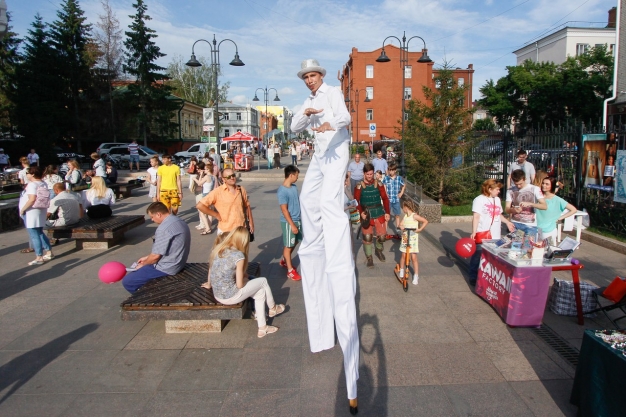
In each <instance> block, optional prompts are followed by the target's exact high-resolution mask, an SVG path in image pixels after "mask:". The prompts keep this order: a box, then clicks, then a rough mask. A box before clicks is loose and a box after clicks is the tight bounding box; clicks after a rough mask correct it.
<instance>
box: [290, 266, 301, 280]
mask: <svg viewBox="0 0 626 417" xmlns="http://www.w3.org/2000/svg"><path fill="white" fill-rule="evenodd" d="M287 278H289V279H290V280H292V281H300V280H301V279H302V277H301V276H300V274H298V271H296V268H294V269H292V270H291V271H289V272H287Z"/></svg>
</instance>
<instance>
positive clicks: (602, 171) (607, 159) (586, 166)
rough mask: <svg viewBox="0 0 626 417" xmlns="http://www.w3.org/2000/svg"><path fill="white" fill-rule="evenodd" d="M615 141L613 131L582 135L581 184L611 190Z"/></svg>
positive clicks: (586, 186)
mask: <svg viewBox="0 0 626 417" xmlns="http://www.w3.org/2000/svg"><path fill="white" fill-rule="evenodd" d="M616 151H617V142H616V137H615V133H608V134H604V133H602V134H589V135H583V186H584V187H585V188H591V189H594V190H600V191H606V192H613V182H614V181H613V180H614V178H615V156H616Z"/></svg>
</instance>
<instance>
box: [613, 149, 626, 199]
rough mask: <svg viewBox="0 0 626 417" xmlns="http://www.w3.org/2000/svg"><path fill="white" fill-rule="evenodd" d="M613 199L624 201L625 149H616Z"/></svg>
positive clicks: (625, 183) (625, 190)
mask: <svg viewBox="0 0 626 417" xmlns="http://www.w3.org/2000/svg"><path fill="white" fill-rule="evenodd" d="M613 201H616V202H618V203H626V151H617V157H616V158H615V195H614V196H613Z"/></svg>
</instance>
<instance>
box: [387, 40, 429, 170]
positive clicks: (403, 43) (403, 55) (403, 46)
mask: <svg viewBox="0 0 626 417" xmlns="http://www.w3.org/2000/svg"><path fill="white" fill-rule="evenodd" d="M389 38H394V39H396V40H397V41H398V42H399V43H400V68H402V159H401V160H400V173H401V175H402V176H404V177H406V165H405V162H404V117H405V113H406V112H405V105H404V102H405V94H404V89H405V81H404V80H405V78H406V76H405V68H406V66H407V64H408V63H409V42H411V39H414V38H419V39H421V40H422V42H423V43H424V49H422V56H421V57H420V59H418V60H417V62H418V63H420V64H427V63H429V62H433V61H432V59H430V58H429V57H428V49H427V48H426V41H425V40H424V39H423V38H422V37H420V36H413V37H411V38H409V39H408V40H407V38H406V32H403V33H402V40H400V39H399V38H398V37H397V36H387V37H386V38H385V40H384V41H383V49H382V51H381V53H380V56H379V57H378V58H377V59H376V62H389V61H391V59H390V58H389V57H388V56H387V54H386V53H385V42H386V41H387V39H389Z"/></svg>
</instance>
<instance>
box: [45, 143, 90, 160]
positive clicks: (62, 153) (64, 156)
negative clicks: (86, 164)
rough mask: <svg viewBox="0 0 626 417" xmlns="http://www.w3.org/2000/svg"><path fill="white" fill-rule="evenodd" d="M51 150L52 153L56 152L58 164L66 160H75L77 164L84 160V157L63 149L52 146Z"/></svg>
mask: <svg viewBox="0 0 626 417" xmlns="http://www.w3.org/2000/svg"><path fill="white" fill-rule="evenodd" d="M52 150H53V151H54V152H56V154H57V157H58V158H59V163H60V164H62V163H63V162H65V161H67V160H68V159H75V160H77V161H78V162H79V163H80V162H83V160H84V159H85V155H82V154H79V153H76V152H73V151H71V150H66V149H63V148H61V147H60V146H53V147H52Z"/></svg>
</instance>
